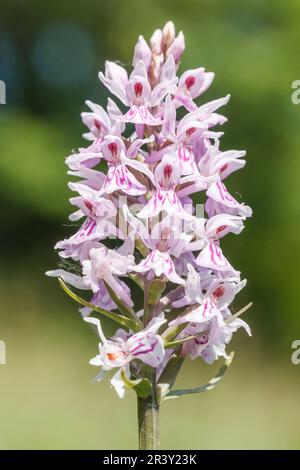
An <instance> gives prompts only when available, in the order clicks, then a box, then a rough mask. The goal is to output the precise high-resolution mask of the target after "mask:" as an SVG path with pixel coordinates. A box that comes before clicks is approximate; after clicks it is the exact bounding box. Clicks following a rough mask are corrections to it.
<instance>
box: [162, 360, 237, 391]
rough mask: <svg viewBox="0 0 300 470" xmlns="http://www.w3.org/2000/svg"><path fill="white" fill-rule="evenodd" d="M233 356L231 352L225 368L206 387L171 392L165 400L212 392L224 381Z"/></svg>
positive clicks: (224, 365)
mask: <svg viewBox="0 0 300 470" xmlns="http://www.w3.org/2000/svg"><path fill="white" fill-rule="evenodd" d="M233 356H234V352H231V353H230V355H229V358H228V359H226V360H225V362H224V364H223V366H222V367H221V369H220V370H219V372H218V373H217V375H216V376H215V377H213V378H212V379H211V380H210V381H209V382H208V383H207V384H206V385H202V386H201V387H196V388H187V389H183V390H171V391H170V392H169V393H168V395H167V396H166V398H165V399H166V400H167V399H170V398H177V397H179V396H181V395H189V394H192V393H202V392H208V391H209V390H212V389H213V388H215V387H216V385H218V383H219V382H220V381H221V380H222V378H223V376H224V374H225V372H226V371H227V369H228V368H229V366H230V364H231V362H232V360H233Z"/></svg>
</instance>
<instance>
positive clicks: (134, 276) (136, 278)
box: [127, 273, 145, 290]
mask: <svg viewBox="0 0 300 470" xmlns="http://www.w3.org/2000/svg"><path fill="white" fill-rule="evenodd" d="M127 276H128V277H129V278H130V279H131V280H132V281H133V282H135V284H137V285H138V286H139V287H140V289H142V290H144V288H145V284H144V281H143V280H142V279H141V277H140V276H139V275H138V274H134V273H128V274H127Z"/></svg>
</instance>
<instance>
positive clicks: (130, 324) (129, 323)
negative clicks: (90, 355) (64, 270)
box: [58, 277, 140, 332]
mask: <svg viewBox="0 0 300 470" xmlns="http://www.w3.org/2000/svg"><path fill="white" fill-rule="evenodd" d="M58 282H59V284H60V286H61V287H62V289H63V290H64V291H65V292H66V294H68V296H69V297H71V299H73V300H75V301H76V302H78V303H79V304H81V305H84V306H85V307H88V308H90V309H91V310H94V311H95V312H97V313H100V314H101V315H103V316H105V317H107V318H110V320H113V321H115V322H116V323H119V324H120V325H122V326H125V327H126V328H128V329H130V330H133V331H135V332H136V331H140V329H139V327H138V325H137V324H136V323H135V322H134V321H133V320H131V319H129V318H126V317H124V316H122V315H119V314H117V313H114V312H109V311H108V310H104V309H103V308H101V307H97V306H96V305H93V304H91V303H90V302H88V301H87V300H84V299H82V298H81V297H79V296H78V295H77V294H75V293H74V292H72V291H71V289H69V287H68V286H67V285H66V284H65V283H64V281H63V280H62V279H61V278H60V277H59V278H58Z"/></svg>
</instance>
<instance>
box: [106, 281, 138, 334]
mask: <svg viewBox="0 0 300 470" xmlns="http://www.w3.org/2000/svg"><path fill="white" fill-rule="evenodd" d="M104 284H105V287H106V289H107V290H108V292H109V295H110V296H111V298H112V299H113V301H114V302H115V304H116V305H117V307H118V309H119V310H120V312H122V313H124V314H125V315H126V316H127V317H129V318H131V320H132V321H134V322H135V323H136V324H137V325H139V326H140V327H141V328H142V327H143V324H142V322H141V321H140V320H139V319H138V317H137V316H136V313H135V312H134V310H133V309H132V308H130V307H128V306H127V305H125V304H124V302H122V300H121V299H120V297H118V296H117V294H116V293H115V292H114V291H113V290H112V288H111V287H110V286H109V285H108V284H107V283H106V282H105V281H104Z"/></svg>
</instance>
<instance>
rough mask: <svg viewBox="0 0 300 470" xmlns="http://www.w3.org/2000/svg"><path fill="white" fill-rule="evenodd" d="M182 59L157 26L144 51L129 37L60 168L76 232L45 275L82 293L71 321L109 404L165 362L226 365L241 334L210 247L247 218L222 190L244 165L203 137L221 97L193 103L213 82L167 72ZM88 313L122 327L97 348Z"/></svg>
mask: <svg viewBox="0 0 300 470" xmlns="http://www.w3.org/2000/svg"><path fill="white" fill-rule="evenodd" d="M184 49H185V43H184V36H183V34H182V32H180V33H179V34H178V35H177V36H176V34H175V29H174V25H173V23H171V22H169V23H167V24H166V25H165V26H164V28H163V29H162V30H156V31H155V32H154V34H153V35H152V37H151V39H150V45H148V44H147V42H146V41H145V39H144V38H143V37H142V36H140V37H139V39H138V42H137V44H136V46H135V49H134V56H133V63H132V65H133V67H132V70H131V72H130V74H128V72H127V70H126V69H125V68H124V67H122V66H121V65H119V64H118V63H114V62H108V61H107V62H106V64H105V71H104V73H102V72H100V73H99V79H100V81H101V82H102V84H103V85H105V86H106V87H107V88H108V90H109V91H110V92H111V94H112V95H114V97H115V98H116V99H117V103H116V102H115V101H113V100H112V99H111V98H109V99H108V104H107V108H106V110H105V109H104V108H102V107H101V106H99V105H98V104H95V103H92V102H91V101H87V102H86V105H87V106H88V108H89V111H87V112H83V113H82V121H83V123H84V124H85V126H86V127H87V130H88V131H87V133H85V134H84V137H85V138H86V139H87V140H88V141H89V145H88V146H87V147H85V148H80V149H79V150H78V151H77V152H75V153H72V155H70V156H69V157H68V158H67V159H66V163H67V165H68V167H69V174H70V175H72V176H74V177H76V178H77V180H76V182H71V183H69V187H70V189H71V190H72V191H74V193H75V194H76V195H75V196H74V197H71V199H70V202H71V204H72V205H73V206H75V212H73V213H72V214H71V215H70V220H71V221H73V222H74V221H75V222H77V221H82V222H80V224H81V225H80V228H79V229H78V231H77V232H76V233H75V234H73V235H72V236H71V237H70V238H67V239H65V240H63V241H60V242H58V243H57V245H56V248H57V249H58V250H59V256H60V257H61V258H62V259H63V260H65V259H69V261H68V263H65V266H69V267H71V268H70V269H66V268H65V267H64V266H63V267H61V269H57V270H55V271H49V272H48V273H47V274H48V275H50V276H58V277H60V278H61V279H62V280H63V281H64V282H65V283H67V284H69V285H70V286H73V287H75V288H77V289H80V290H86V291H88V292H90V298H89V301H83V299H81V300H82V303H83V305H84V306H83V307H82V308H81V313H82V315H83V318H84V320H85V321H86V322H88V323H91V324H93V325H94V326H96V328H97V331H98V334H99V338H100V344H99V354H98V355H97V356H96V357H95V358H94V359H92V360H91V364H93V365H95V366H97V367H99V368H100V374H98V376H97V379H98V380H100V379H101V378H102V376H103V374H104V373H105V372H106V371H110V370H111V369H114V370H115V374H114V375H113V378H112V379H111V383H112V385H113V387H114V388H115V389H116V391H117V393H118V395H119V396H120V397H123V396H124V393H125V388H126V386H129V384H134V383H136V380H137V379H141V378H143V377H144V371H145V368H147V367H149V366H150V367H151V368H154V369H155V379H154V382H156V383H160V378H161V377H164V376H165V375H166V374H165V375H164V372H165V371H166V370H167V369H168V365H169V363H170V361H171V359H172V360H174V358H175V359H176V358H177V359H182V358H183V357H186V356H189V357H190V358H191V359H195V358H198V357H200V358H202V359H203V360H204V361H206V362H207V363H212V362H213V361H215V360H216V359H218V358H219V357H221V356H223V357H224V358H227V357H228V356H227V352H226V345H227V344H228V342H229V341H230V339H231V337H232V334H233V333H234V332H235V331H236V330H237V329H238V328H240V327H244V328H245V329H246V330H247V332H248V333H249V334H250V330H249V327H248V325H247V324H246V323H245V322H244V321H242V320H241V319H240V318H237V316H236V315H233V314H232V312H231V310H230V304H231V303H232V302H233V300H234V298H235V295H236V294H237V293H238V292H239V291H240V290H241V289H242V288H243V287H244V286H245V283H246V281H245V280H241V276H240V272H239V271H237V270H236V269H234V268H233V266H232V265H231V264H230V263H229V261H228V260H227V259H226V257H225V256H224V254H223V252H222V249H221V244H220V240H221V238H223V237H224V236H225V235H227V234H228V233H233V234H239V233H240V232H241V231H242V230H243V228H244V220H245V219H246V218H247V217H249V216H251V209H250V208H249V207H248V206H246V205H244V204H243V203H241V202H239V201H237V200H236V199H235V198H234V197H233V196H232V195H231V194H229V192H228V191H227V189H226V186H225V184H224V180H225V179H226V178H227V177H228V176H229V175H230V174H231V173H233V172H234V171H236V170H239V169H241V168H243V167H244V165H245V160H244V159H243V157H244V156H245V152H244V151H236V150H229V151H222V150H221V149H220V145H219V144H220V138H221V136H222V134H223V133H222V132H220V131H215V130H213V128H214V127H215V126H219V125H222V124H224V123H225V122H226V120H227V119H226V118H225V117H224V116H223V115H222V114H219V112H218V111H219V109H220V108H221V107H222V106H223V105H225V104H226V103H227V102H228V100H229V95H228V96H225V97H223V98H220V99H217V100H214V101H210V102H208V103H204V104H201V105H200V106H198V104H196V101H195V100H196V99H197V98H199V97H201V96H202V94H203V93H204V92H205V91H206V90H207V88H208V87H209V86H210V84H211V83H212V81H213V79H214V74H213V73H212V72H207V71H206V70H205V69H204V68H203V67H199V68H196V69H192V70H188V71H186V72H184V73H183V74H180V73H178V68H179V63H180V58H181V55H182V53H183V51H184ZM199 192H201V194H202V198H203V204H202V205H200V204H196V203H195V201H196V197H195V196H197V193H199ZM137 289H141V293H142V295H140V294H139V293H137ZM133 291H134V292H135V295H134V296H133ZM133 298H135V299H136V300H135V303H134V302H133ZM141 298H142V299H143V301H142V302H139V299H141ZM92 310H94V311H96V312H100V313H103V314H107V316H108V313H109V314H110V317H111V318H113V319H114V320H115V321H116V322H119V323H121V324H122V325H123V326H124V325H125V329H124V328H122V329H118V330H117V331H116V333H115V335H114V336H113V337H112V338H111V339H107V338H106V337H105V335H104V333H103V331H102V327H101V324H100V321H99V319H98V318H94V317H91V316H90V314H91V311H92ZM152 385H153V384H152Z"/></svg>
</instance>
